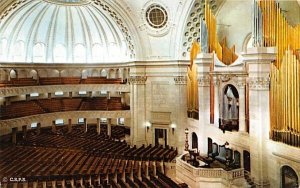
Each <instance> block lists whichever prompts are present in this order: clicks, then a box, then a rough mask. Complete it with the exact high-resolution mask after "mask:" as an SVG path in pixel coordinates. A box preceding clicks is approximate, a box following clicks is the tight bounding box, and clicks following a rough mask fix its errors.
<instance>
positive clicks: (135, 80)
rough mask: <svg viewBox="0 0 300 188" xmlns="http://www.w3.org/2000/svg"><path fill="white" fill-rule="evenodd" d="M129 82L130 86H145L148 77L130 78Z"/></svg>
mask: <svg viewBox="0 0 300 188" xmlns="http://www.w3.org/2000/svg"><path fill="white" fill-rule="evenodd" d="M128 81H129V83H130V84H135V85H144V84H145V83H146V81H147V77H146V76H130V78H129V79H128Z"/></svg>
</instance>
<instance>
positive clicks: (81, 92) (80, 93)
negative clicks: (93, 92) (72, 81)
mask: <svg viewBox="0 0 300 188" xmlns="http://www.w3.org/2000/svg"><path fill="white" fill-rule="evenodd" d="M78 94H79V95H86V91H79V93H78Z"/></svg>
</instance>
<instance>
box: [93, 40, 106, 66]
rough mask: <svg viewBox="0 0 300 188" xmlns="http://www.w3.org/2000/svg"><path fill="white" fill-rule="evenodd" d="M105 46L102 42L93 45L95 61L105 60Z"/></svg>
mask: <svg viewBox="0 0 300 188" xmlns="http://www.w3.org/2000/svg"><path fill="white" fill-rule="evenodd" d="M103 55H104V48H103V46H102V45H101V44H98V43H96V44H94V45H93V47H92V56H93V62H101V61H103Z"/></svg>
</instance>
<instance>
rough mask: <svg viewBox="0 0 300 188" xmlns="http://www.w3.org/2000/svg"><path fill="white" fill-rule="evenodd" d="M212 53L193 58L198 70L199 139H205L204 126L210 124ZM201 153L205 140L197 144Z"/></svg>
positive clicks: (204, 149)
mask: <svg viewBox="0 0 300 188" xmlns="http://www.w3.org/2000/svg"><path fill="white" fill-rule="evenodd" d="M212 61H213V54H207V53H200V54H198V56H197V59H196V60H195V63H196V65H197V72H198V100H199V129H200V130H202V131H201V132H199V140H201V141H205V140H207V136H206V133H205V130H206V126H209V125H210V75H209V73H210V65H211V63H212ZM199 149H200V151H201V153H207V142H203V144H200V145H199Z"/></svg>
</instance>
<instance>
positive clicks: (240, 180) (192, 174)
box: [176, 153, 246, 188]
mask: <svg viewBox="0 0 300 188" xmlns="http://www.w3.org/2000/svg"><path fill="white" fill-rule="evenodd" d="M187 157H188V154H187V153H184V154H182V155H181V156H179V157H178V158H177V159H176V177H177V178H178V179H179V180H181V181H183V182H185V183H187V184H188V185H189V187H214V188H223V187H230V186H233V187H234V186H235V187H244V186H245V185H246V180H245V179H244V169H243V168H237V169H226V168H223V167H222V165H220V167H211V166H216V165H210V164H209V163H213V161H210V160H208V161H202V160H198V159H197V160H195V161H197V166H199V167H195V166H193V165H192V164H190V163H188V162H187V161H188V160H186V159H187ZM202 159H203V158H202ZM198 163H199V164H198Z"/></svg>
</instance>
